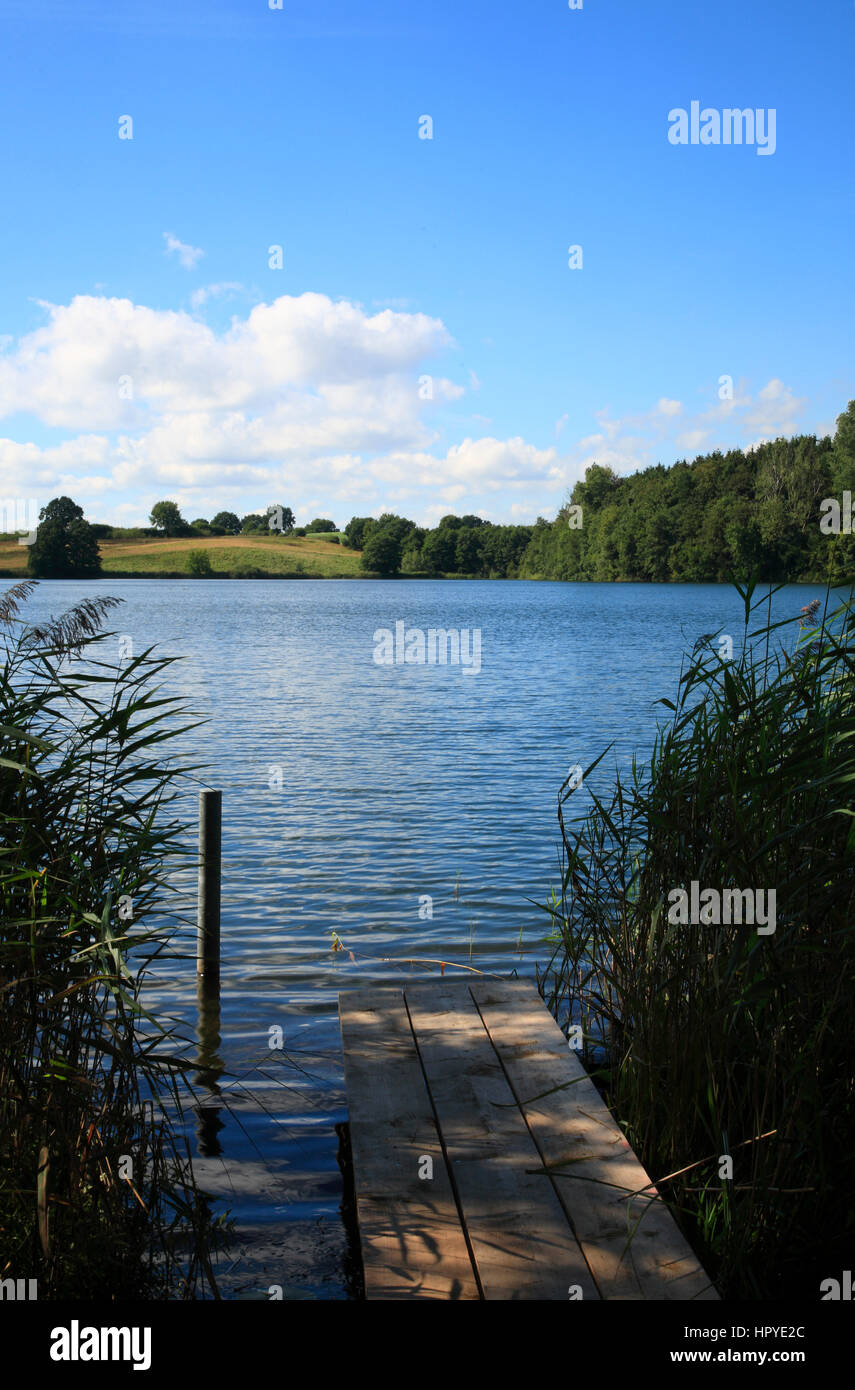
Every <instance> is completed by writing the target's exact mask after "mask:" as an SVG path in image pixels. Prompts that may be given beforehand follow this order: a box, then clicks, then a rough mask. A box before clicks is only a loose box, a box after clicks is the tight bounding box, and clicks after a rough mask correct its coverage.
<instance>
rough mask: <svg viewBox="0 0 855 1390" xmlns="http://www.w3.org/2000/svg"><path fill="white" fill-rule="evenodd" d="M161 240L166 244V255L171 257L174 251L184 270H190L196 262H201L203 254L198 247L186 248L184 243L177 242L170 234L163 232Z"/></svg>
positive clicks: (186, 245) (175, 237) (176, 238)
mask: <svg viewBox="0 0 855 1390" xmlns="http://www.w3.org/2000/svg"><path fill="white" fill-rule="evenodd" d="M163 239H164V241H165V242H166V254H167V256H171V255H172V252H173V251H174V252H175V253H176V255H177V256H178V259H179V261H180V262H181V264H182V265H183V267H184V269H185V270H192V269H193V267H194V266H195V264H196V262H197V261H198V260H201V259H202V257H203V256H204V254H205V252H204V251H203V250H202V249H201V248H200V247H198V246H188V244H187V242H186V241H179V240H178V237H177V236H173V235H172V232H164V233H163Z"/></svg>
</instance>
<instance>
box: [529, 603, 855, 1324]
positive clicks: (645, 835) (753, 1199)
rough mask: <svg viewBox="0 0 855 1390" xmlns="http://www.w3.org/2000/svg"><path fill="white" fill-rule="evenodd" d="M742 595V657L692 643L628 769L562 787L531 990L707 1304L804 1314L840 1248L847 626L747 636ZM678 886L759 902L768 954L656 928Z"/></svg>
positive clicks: (852, 1138)
mask: <svg viewBox="0 0 855 1390" xmlns="http://www.w3.org/2000/svg"><path fill="white" fill-rule="evenodd" d="M740 594H741V595H742V597H743V599H744V603H745V630H744V633H743V638H742V643H741V650H740V651H739V653H738V654H737V656H736V657H735V659H733V660H730V661H728V660H726V659H725V658H724V656H722V655H720V654H719V649H718V648H717V647H716V645H715V636H713V635H709V636H707V637H704V638H703V639H701V640H700V641H699V642H698V644H697V645H696V647H695V649H694V651H693V652H692V654H691V657H690V658H689V659H688V661H687V663H686V664H685V666H684V670H683V672H682V674H681V678H680V681H679V689H678V693H677V696H676V700H675V701H669V700H663V701H662V702H661V703H662V704H663V705H665V706H666V707H667V709H668V710H669V711H670V718H669V719H668V721H667V722H666V723H665V724H664V725H663V726H662V727H660V730H659V733H658V735H657V737H656V740H655V746H654V748H653V751H652V756H651V758H650V760H649V762H648V763H647V764H646V765H645V766H642V765H641V764H639V763H638V762H637V761H635V762H634V763H633V766H632V771H631V773H629V774H628V775H626V776H623V777H621V776H620V775H616V779H615V781H614V783H613V785H612V787H611V790H610V792H609V793H608V795H605V796H601V795H598V794H597V793H596V792H595V791H594V790H592V789H591V788H592V781H591V780H590V773H591V772H592V770H593V768H594V767H595V766H596V763H595V764H592V766H591V768H589V769H588V770H587V772H586V773H585V779H584V780H583V781H582V783H581V786H580V787H579V788H578V789H573V790H571V789H570V788H569V787H568V784H565V786H564V787H563V788H562V792H561V795H560V797H559V821H560V824H561V832H562V841H563V865H562V868H563V875H562V886H561V890H560V892H555V893H553V899H552V902H551V903H550V904H549V905H548V907H547V910H548V911H549V913H550V915H551V917H552V921H553V927H554V938H553V939H554V942H555V951H554V955H553V957H552V960H551V962H550V963H549V965H548V967H547V968H546V969H545V970H544V971H543V972H542V974H541V981H540V983H541V989H542V992H543V994H544V997H545V999H546V1001H547V1003H548V1004H549V1006H550V1007H551V1008H552V1010H553V1011H554V1012H555V1014H556V1016H557V1017H558V1018H559V1020H560V1021H561V1022H562V1023H565V1024H569V1023H571V1022H573V1023H581V1024H582V1028H583V1033H584V1039H585V1053H586V1061H587V1062H588V1064H589V1065H590V1066H591V1067H592V1068H595V1069H596V1070H597V1071H598V1073H599V1075H600V1078H601V1080H602V1082H603V1084H604V1087H605V1091H606V1094H607V1097H608V1099H609V1101H610V1103H611V1104H612V1106H613V1108H614V1111H615V1114H616V1115H617V1117H618V1119H619V1121H620V1122H621V1124H622V1125H623V1126H624V1129H625V1131H626V1134H627V1137H628V1138H629V1140H630V1142H631V1143H632V1144H633V1146H634V1147H635V1148H636V1150H637V1152H638V1153H639V1155H640V1157H641V1158H642V1161H643V1162H644V1164H645V1166H646V1167H647V1169H648V1171H649V1172H650V1173H651V1175H652V1177H653V1178H654V1180H655V1181H657V1182H658V1184H659V1187H660V1190H661V1191H662V1193H663V1195H664V1196H665V1197H666V1198H667V1199H668V1200H669V1201H671V1202H673V1203H674V1206H675V1210H676V1213H677V1214H678V1218H679V1219H680V1221H681V1223H682V1224H683V1227H684V1229H685V1231H686V1233H687V1235H688V1236H689V1238H690V1239H691V1240H692V1241H693V1243H694V1244H695V1246H696V1248H697V1249H698V1251H699V1253H700V1254H701V1256H702V1257H703V1259H704V1260H705V1262H706V1266H707V1269H708V1271H709V1272H710V1274H711V1275H712V1276H713V1278H714V1279H715V1280H716V1281H717V1283H718V1286H719V1288H720V1290H721V1291H722V1292H723V1293H725V1294H726V1295H730V1296H733V1297H748V1298H752V1297H772V1296H776V1295H783V1294H785V1293H787V1294H795V1295H798V1296H802V1297H804V1296H807V1297H818V1296H819V1295H818V1286H819V1282H820V1280H821V1279H822V1278H823V1277H834V1276H838V1277H839V1273H840V1269H841V1268H843V1267H849V1266H850V1265H851V1242H852V1236H853V1229H855V1193H853V1188H852V1183H851V1176H852V1164H853V1157H855V1043H853V1039H855V910H854V909H855V855H854V854H853V851H854V850H855V801H853V788H855V617H853V611H852V606H851V600H850V602H847V603H845V604H844V605H843V606H842V607H840V608H839V609H838V610H837V611H836V612H835V613H834V614H832V615H831V616H824V617H822V618H819V617H817V618H815V620H814V622H813V624H811V625H808V626H803V624H804V618H802V619H801V623H802V626H799V627H798V629H797V630H796V631H794V627H795V625H796V624H799V621H800V620H799V617H798V615H797V616H796V617H795V618H793V619H787V620H786V622H784V623H780V622H779V623H773V622H772V620H771V616H770V615H769V611H768V610H767V611H765V612H764V613H762V614H761V616H760V618H759V626H757V627H753V624H754V623H755V622H757V621H758V618H757V613H758V609H761V607H762V605H763V604H765V603H766V602H767V600H766V599H765V598H764V599H763V600H760V601H758V602H757V603H755V602H754V598H753V591H752V588H751V586H750V585H749V586H747V587H746V588H745V589H740ZM768 602H769V604H770V605H771V594H770V595H769V597H768ZM827 608H828V598H826V610H827ZM602 756H603V755H601V757H602ZM599 761H600V759H599V758H598V759H597V762H599ZM597 780H598V779H593V781H594V782H596V781H597ZM574 798H575V800H574ZM582 800H584V802H585V804H584V805H583V806H582V807H581V808H580V810H579V812H578V814H576V815H575V816H571V814H570V812H571V809H573V810H575V808H576V807H577V806H579V803H580V801H582ZM692 880H696V881H697V882H698V883H699V885H700V886H701V888H716V889H719V890H721V889H722V888H724V887H736V888H740V889H745V888H751V889H765V890H768V889H770V888H773V889H775V891H776V894H777V927H776V930H775V932H774V933H773V934H770V935H760V934H758V932H757V931H756V929H755V928H754V927H752V926H748V925H739V924H733V925H694V926H693V925H684V924H680V923H677V922H669V920H668V915H669V905H670V904H669V896H668V895H669V893H670V892H671V890H673V889H676V888H685V889H687V890H688V889H689V885H690V883H691V881H692ZM726 1156H730V1157H731V1158H732V1161H733V1176H732V1178H730V1177H728V1172H729V1166H728V1165H727V1164H726V1163H723V1162H722V1159H723V1158H724V1157H726ZM847 1259H848V1261H849V1264H848V1265H847V1264H844V1265H841V1261H845V1260H847Z"/></svg>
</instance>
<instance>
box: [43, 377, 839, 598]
mask: <svg viewBox="0 0 855 1390" xmlns="http://www.w3.org/2000/svg"><path fill="white" fill-rule="evenodd" d="M847 493H848V494H849V502H850V506H849V508H848V510H847V507H846V502H845V497H846V494H847ZM852 495H855V401H850V402H849V406H848V408H847V409H846V410H845V411H844V412H843V414H842V415H840V416H839V417H838V420H837V427H836V432H835V435H834V437H833V438H832V437H831V436H828V435H827V436H825V437H824V438H817V437H816V436H815V435H797V436H795V437H794V438H792V439H776V440H774V441H772V442H770V443H765V444H761V445H759V446H758V447H756V448H754V449H750V450H742V449H731V450H728V451H727V452H726V453H722V451H721V450H716V451H715V452H714V453H710V454H704V455H700V456H699V457H697V458H695V459H694V461H693V462H692V463H688V462H687V461H686V460H685V459H682V460H680V461H679V462H677V463H674V464H672V465H671V466H670V467H665V466H664V465H663V464H656V465H655V466H654V467H650V468H645V469H643V470H641V471H640V472H638V473H632V474H630V475H628V476H626V477H621V476H619V475H618V474H617V473H615V472H614V470H613V469H611V468H609V467H606V466H603V465H601V464H597V463H594V464H592V465H591V466H590V467H589V468H588V469H587V470H586V473H585V477H584V479H580V480H579V481H578V482H577V483H576V484H575V485H574V487H573V488H572V490H571V491H570V493H569V494H568V496H567V499H566V500H565V502H564V504H563V506H562V507H561V508H560V510H559V512H558V516H557V517H556V518H555V520H553V521H547V520H545V519H544V518H543V517H538V519H537V521H536V522H535V523H534V525H531V526H505V525H497V524H494V523H493V522H489V521H485V520H484V519H483V518H482V517H479V516H475V515H472V514H468V515H465V516H460V517H459V516H454V515H451V514H449V515H448V516H444V517H443V518H442V519H441V520H440V521H439V523H438V524H437V525H436V526H435V527H429V528H426V527H422V526H418V525H417V524H416V522H414V521H412V520H410V518H408V517H404V516H399V515H397V514H396V513H393V512H384V513H383V514H382V515H381V516H379V517H370V516H355V517H352V518H351V519H350V521H349V522H348V524H347V526H346V527H345V528H344V531H343V532H341V533H340V532H338V530H337V528H336V524H335V522H334V521H332V520H331V519H330V518H328V517H316V518H315V519H314V521H312V522H310V523H309V524H308V525H307V526H305V527H297V526H295V521H294V513H293V511H292V510H291V508H290V507H284V506H280V505H279V504H274V505H272V506H270V507H268V508H267V511H266V513H262V512H250V513H249V514H247V515H246V516H244V517H243V518H240V517H238V515H237V513H235V512H226V511H222V512H218V513H217V514H216V515H215V516H214V517H213V518H212V519H211V520H210V521H208V520H206V519H205V518H204V517H199V518H197V519H196V520H195V521H192V522H188V521H185V520H184V518H183V517H182V515H181V512H180V509H179V507H178V505H177V504H176V503H175V502H171V501H163V502H156V503H155V505H154V506H153V507H152V510H151V513H150V517H149V519H150V521H151V529H150V530H147V531H143V530H137V531H136V532H132V533H129V532H128V531H127V530H122V529H121V528H113V527H110V526H103V525H91V524H90V523H88V522H86V521H85V520H84V517H83V510H82V508H80V507H79V506H77V504H76V503H74V502H73V501H72V500H71V498H69V497H60V498H54V499H53V500H52V501H51V502H50V503H48V505H47V507H44V508H42V511H41V513H40V524H39V527H38V531H37V536H36V540H35V542H34V544H33V545H31V546H30V547H29V548H28V568H29V571H30V573H31V574H33V575H36V576H40V577H63V576H67V575H84V576H85V575H94V574H98V573H100V553H99V548H98V540H99V539H104V538H106V537H107V536H117V537H118V536H120V535H125V536H127V535H128V534H145V535H159V536H205V535H210V536H231V535H233V536H237V535H252V534H261V533H265V534H271V533H273V532H278V533H280V534H284V535H290V534H294V535H298V536H304V535H310V534H312V533H316V534H321V533H325V534H328V535H330V536H331V537H332V538H333V539H335V540H338V541H340V543H342V544H344V545H346V546H349V547H350V548H352V549H354V550H359V551H361V552H362V556H361V565H362V568H363V570H364V571H365V572H366V573H368V574H379V575H383V576H394V575H399V574H413V575H423V574H427V575H460V576H463V577H467V578H484V579H557V580H573V581H580V580H599V581H611V580H617V581H622V580H643V581H650V582H667V581H680V582H690V583H705V582H706V583H709V582H716V581H722V582H724V581H728V580H730V579H733V578H738V577H739V576H741V575H747V574H752V573H753V574H755V575H756V576H757V577H758V578H760V579H761V580H768V581H780V580H789V581H791V582H798V581H809V580H817V581H825V580H830V581H831V582H833V583H843V582H846V581H848V580H850V579H853V578H855V539H853V534H852V527H851V497H852ZM829 499H836V501H835V503H834V505H835V507H836V508H837V511H836V513H834V515H833V516H829V509H828V508H825V509H824V508H823V504H824V503H827V502H828V501H829ZM834 516H836V517H837V521H836V522H835V520H834ZM841 516H842V517H843V518H844V521H843V524H841V522H840V517H841ZM846 518H848V520H846Z"/></svg>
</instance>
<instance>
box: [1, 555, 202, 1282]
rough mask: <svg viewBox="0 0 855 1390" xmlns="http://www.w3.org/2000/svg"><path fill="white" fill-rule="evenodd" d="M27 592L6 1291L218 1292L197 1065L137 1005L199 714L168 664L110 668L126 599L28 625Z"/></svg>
mask: <svg viewBox="0 0 855 1390" xmlns="http://www.w3.org/2000/svg"><path fill="white" fill-rule="evenodd" d="M33 587H34V586H33V583H32V582H31V581H30V582H26V583H23V584H19V585H16V586H15V587H14V588H13V589H11V590H10V591H9V592H8V593H7V594H6V595H5V596H4V597H3V598H2V599H0V755H2V756H0V1278H37V1279H38V1291H39V1297H40V1298H71V1297H74V1298H98V1299H111V1300H114V1299H143V1298H158V1297H192V1296H195V1295H198V1294H205V1293H206V1292H208V1293H213V1294H214V1296H216V1285H215V1282H214V1274H213V1269H212V1265H211V1258H210V1256H211V1250H212V1249H213V1248H215V1247H216V1246H217V1244H218V1242H219V1239H220V1235H221V1231H220V1228H219V1225H218V1223H216V1222H213V1221H212V1219H211V1216H210V1214H209V1208H208V1203H207V1200H206V1197H205V1194H204V1193H201V1192H200V1191H199V1190H198V1189H197V1187H196V1185H195V1182H194V1178H193V1173H192V1167H191V1164H190V1159H189V1151H188V1150H187V1149H186V1145H184V1146H182V1142H181V1139H180V1134H179V1130H180V1121H181V1101H182V1091H183V1071H184V1068H183V1064H182V1063H181V1062H180V1061H179V1060H178V1059H177V1058H176V1057H175V1056H174V1055H172V1053H171V1050H170V1049H171V1048H172V1044H173V1041H174V1040H173V1039H172V1038H171V1037H170V1034H169V1032H168V1031H167V1030H165V1029H164V1028H162V1027H160V1026H159V1025H158V1024H157V1023H156V1021H155V1020H154V1019H153V1018H152V1017H151V1016H150V1015H149V1014H148V1013H146V1012H145V1010H144V1009H143V1007H142V1004H141V997H140V996H141V989H142V985H143V981H144V978H145V975H146V972H147V970H148V968H149V966H150V964H151V962H152V960H153V959H154V957H155V956H157V954H158V953H159V952H161V951H162V950H163V948H164V945H165V943H166V940H167V937H168V932H167V930H166V928H165V927H163V926H161V925H156V923H157V922H161V921H163V920H165V919H164V913H165V912H166V911H167V910H168V908H169V907H170V905H171V904H170V900H169V898H168V895H167V889H166V884H165V878H166V872H167V870H168V868H169V867H170V865H171V864H172V862H173V861H175V860H177V858H178V857H179V856H180V855H181V854H182V847H181V830H182V827H181V826H180V825H179V824H177V823H176V822H175V821H173V820H171V819H170V818H169V813H168V805H169V801H170V800H171V796H172V793H171V791H170V786H171V784H172V779H173V777H174V775H175V769H174V768H171V767H170V765H169V762H168V761H167V757H166V755H167V753H168V741H169V740H171V739H173V738H174V737H175V736H176V734H178V733H179V732H180V731H181V729H182V727H187V726H186V723H183V721H184V720H186V718H187V716H186V714H185V712H184V711H183V710H182V708H181V706H180V704H179V702H178V701H176V700H175V699H174V698H172V697H170V696H168V695H165V694H163V693H161V684H160V683H161V680H162V677H163V676H164V675H165V673H166V671H167V668H168V666H169V665H170V659H168V658H164V657H157V656H155V655H153V653H152V651H151V650H148V651H144V652H141V653H140V654H139V655H138V656H136V657H133V658H129V659H127V660H124V661H122V660H121V659H119V660H118V661H116V662H112V661H110V660H108V659H107V656H106V655H105V651H106V650H107V649H105V646H104V644H105V642H106V641H107V640H108V637H109V636H110V635H109V634H107V633H105V632H104V631H103V630H102V627H103V621H104V619H105V617H106V616H107V614H108V613H109V611H110V609H111V608H112V607H113V606H114V605H115V604H116V603H117V602H118V600H116V599H109V598H96V599H89V600H85V601H84V602H82V603H80V604H78V605H77V607H76V608H74V609H72V610H71V611H70V612H69V613H67V614H66V615H65V616H64V617H62V618H61V619H59V620H58V621H56V622H50V623H47V624H45V625H43V626H41V627H34V626H29V625H27V624H26V623H25V622H24V621H23V619H22V618H21V617H20V608H21V606H22V604H23V602H24V600H26V599H27V598H28V597H29V595H30V593H31V591H32V589H33ZM114 640H115V638H114ZM164 1044H166V1046H164Z"/></svg>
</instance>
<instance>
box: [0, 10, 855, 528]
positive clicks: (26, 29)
mask: <svg viewBox="0 0 855 1390" xmlns="http://www.w3.org/2000/svg"><path fill="white" fill-rule="evenodd" d="M0 32H2V35H3V42H2V44H0V130H2V138H0V174H2V188H3V192H4V210H5V215H4V216H3V218H2V219H0V257H2V261H0V263H2V267H3V271H4V273H3V274H2V276H1V277H0V345H2V346H1V347H0V416H2V418H0V492H2V494H3V495H5V496H7V497H12V496H20V497H35V498H37V499H38V500H39V501H42V502H43V501H46V500H48V498H49V497H51V496H54V495H56V494H57V493H59V492H65V493H68V494H70V495H71V496H73V497H74V498H75V499H76V500H77V501H79V502H80V503H81V504H82V505H83V506H84V508H85V510H86V513H87V515H88V516H89V517H90V518H91V519H93V520H107V521H114V522H123V523H126V524H132V523H141V522H142V523H144V522H145V521H146V520H147V514H148V510H149V509H150V506H151V504H152V503H153V502H154V501H156V500H158V499H160V498H164V497H172V498H175V500H177V501H178V502H179V503H180V505H181V507H182V510H183V511H184V513H185V515H186V516H188V518H192V517H197V516H207V517H210V516H212V515H213V514H214V512H216V511H218V510H220V509H221V508H223V507H226V508H228V509H230V510H235V511H237V512H239V513H240V514H243V513H245V512H247V511H251V510H263V509H264V508H265V507H266V506H267V504H268V503H272V502H281V503H283V504H286V505H290V506H292V507H293V508H294V510H295V512H296V513H297V515H298V520H302V521H305V520H308V519H310V518H311V517H312V516H316V515H324V516H332V517H333V518H334V519H335V520H336V521H337V522H338V523H339V524H343V523H344V522H346V521H347V519H348V518H349V517H350V516H351V515H353V514H370V513H374V514H378V513H379V512H380V511H382V510H389V509H391V510H394V511H400V512H403V513H405V514H407V515H410V516H413V517H415V518H416V519H417V520H419V521H420V522H422V523H430V522H432V521H435V520H436V519H437V518H438V517H439V516H441V515H443V514H444V513H445V512H448V511H456V512H458V513H461V512H464V511H473V512H478V513H480V514H481V515H483V516H486V517H490V518H493V519H496V520H517V521H532V520H534V518H535V517H536V516H537V515H538V514H542V515H545V516H552V515H554V513H555V510H556V508H557V507H558V506H559V505H560V503H561V501H562V499H563V497H564V495H565V493H566V491H567V489H568V487H570V486H572V483H573V481H574V480H575V479H576V478H577V477H579V476H580V475H581V474H583V473H584V469H585V467H586V466H587V465H588V464H589V463H591V462H593V461H595V460H597V461H600V462H605V463H611V464H612V466H613V467H615V468H616V469H617V470H618V471H619V472H623V473H626V472H631V471H634V469H636V468H638V467H643V466H645V465H647V464H649V463H656V462H660V461H661V462H663V463H666V464H667V463H671V462H673V461H674V459H676V458H680V457H688V458H692V457H694V456H695V455H696V454H697V453H699V452H706V451H707V450H709V449H712V448H715V447H726V446H728V445H733V444H740V445H743V446H747V445H751V444H753V443H756V442H757V441H758V440H760V439H764V438H774V437H775V436H777V435H779V434H785V435H787V434H793V433H798V432H802V431H819V432H823V433H824V432H828V431H830V430H833V427H834V419H835V416H836V415H837V414H838V413H839V411H840V410H842V409H843V408H844V407H845V405H846V402H847V401H848V400H849V399H850V398H851V397H853V396H855V354H853V342H852V321H853V312H852V311H853V299H852V265H853V255H852V251H853V245H852V243H853V205H852V204H853V194H852V187H853V179H852V149H853V144H854V143H855V142H853V112H852V103H851V74H852V70H853V52H855V5H853V4H852V3H851V2H850V0H846V2H845V3H844V0H812V3H810V4H807V3H797V0H774V3H773V2H772V0H752V2H751V3H750V4H746V2H745V0H725V3H718V4H715V5H706V6H700V5H687V4H686V3H685V0H655V2H654V3H650V4H642V3H638V0H634V2H633V3H630V2H629V0H583V8H582V9H581V10H570V9H569V6H568V5H567V3H566V0H529V3H526V4H522V3H519V4H517V3H502V2H501V0H499V2H497V3H487V2H486V0H465V3H461V0H431V3H430V4H427V3H419V2H418V0H407V3H404V0H385V3H380V0H349V3H344V0H311V3H308V0H306V2H305V3H304V0H284V4H283V9H282V10H281V11H280V10H271V9H270V8H269V6H268V0H240V2H239V3H238V0H182V3H181V4H180V5H177V4H175V3H174V0H170V3H164V0H138V3H136V4H134V5H127V4H125V3H123V0H110V2H109V3H108V0H97V2H96V0H93V3H85V4H84V3H77V0H56V2H54V0H0ZM695 100H697V101H699V102H700V104H701V107H704V108H712V109H715V110H723V109H724V108H740V109H745V108H749V107H750V108H752V109H755V110H756V109H762V110H763V111H769V110H770V109H774V110H775V112H776V144H775V150H774V153H773V154H770V155H766V156H764V155H762V154H760V153H758V148H757V146H756V144H755V145H754V146H750V145H742V146H741V147H740V146H736V145H730V146H725V145H723V144H720V145H707V146H703V145H683V146H675V145H674V144H672V143H670V142H669V139H668V130H669V120H668V117H669V112H670V111H672V110H674V109H675V108H685V109H687V110H688V109H689V108H690V105H691V102H692V101H695ZM128 115H129V116H131V117H132V121H133V139H132V140H121V139H119V134H118V132H119V120H120V117H122V116H128ZM425 115H429V116H430V117H431V118H432V121H433V139H431V140H426V139H420V138H419V120H420V117H422V116H425ZM275 245H281V246H282V247H283V266H282V269H272V268H271V267H270V265H269V264H268V261H269V248H270V247H271V246H275ZM571 245H580V246H581V247H582V268H581V269H576V270H571V269H570V268H569V267H568V248H569V247H570V246H571ZM723 377H730V378H731V379H732V382H733V389H732V398H730V397H729V396H728V395H727V389H728V388H727V387H726V386H724V387H720V385H719V383H720V381H721V379H722V378H723ZM426 378H429V380H428V381H427V382H426V380H425V379H426ZM120 383H121V384H120ZM722 391H724V393H725V394H724V396H723V397H722Z"/></svg>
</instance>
